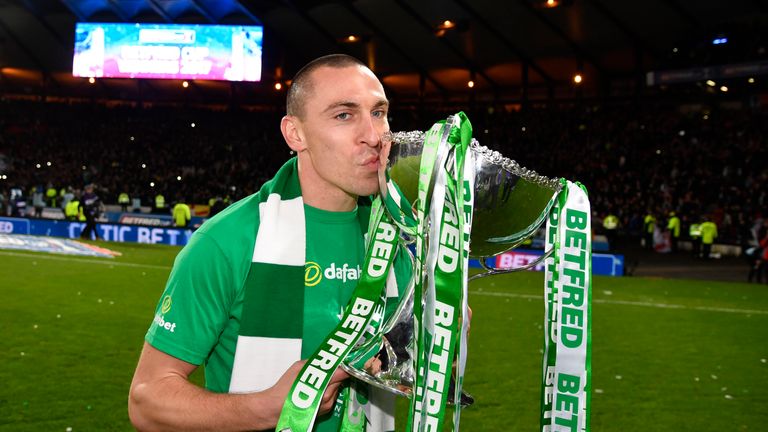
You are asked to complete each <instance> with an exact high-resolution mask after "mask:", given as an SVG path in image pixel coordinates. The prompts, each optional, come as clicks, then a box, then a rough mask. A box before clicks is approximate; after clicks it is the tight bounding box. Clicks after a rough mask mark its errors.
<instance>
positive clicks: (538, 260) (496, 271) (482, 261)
mask: <svg viewBox="0 0 768 432" xmlns="http://www.w3.org/2000/svg"><path fill="white" fill-rule="evenodd" d="M554 251H555V249H554V248H553V249H550V250H548V251H546V252H544V255H542V256H540V257H538V258H536V260H534V261H532V262H530V263H528V264H526V265H524V266H522V267H517V268H510V269H500V268H496V267H489V266H488V264H486V262H485V260H487V259H488V258H490V257H483V258H481V259H480V266H482V267H483V268H484V269H486V270H488V271H487V272H486V273H478V274H476V275H474V276H471V277H470V278H469V280H470V281H473V280H475V279H480V278H482V277H486V276H493V275H497V274H504V273H512V272H518V271H521V270H528V269H531V268H533V267H536V266H537V265H539V264H540V263H541V262H542V261H544V260H545V259H547V258H549V257H550V256H552V252H554Z"/></svg>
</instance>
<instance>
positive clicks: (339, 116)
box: [336, 113, 350, 120]
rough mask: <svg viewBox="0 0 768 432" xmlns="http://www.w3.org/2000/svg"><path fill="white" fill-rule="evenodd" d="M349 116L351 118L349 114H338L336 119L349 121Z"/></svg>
mask: <svg viewBox="0 0 768 432" xmlns="http://www.w3.org/2000/svg"><path fill="white" fill-rule="evenodd" d="M349 116H350V114H349V113H340V114H336V118H337V119H339V120H347V119H348V118H349Z"/></svg>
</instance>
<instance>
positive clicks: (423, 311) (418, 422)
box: [408, 113, 474, 431]
mask: <svg viewBox="0 0 768 432" xmlns="http://www.w3.org/2000/svg"><path fill="white" fill-rule="evenodd" d="M450 120H451V121H450V122H449V123H446V122H441V123H438V124H436V125H435V126H434V127H433V128H432V129H431V130H430V132H428V133H427V136H426V139H425V143H424V152H425V153H427V154H429V155H432V154H434V155H444V156H445V159H444V160H443V159H440V160H436V159H435V158H430V159H429V160H427V161H425V159H424V156H423V155H424V153H422V164H421V167H420V173H421V175H420V178H419V203H418V204H419V205H418V214H417V216H418V220H419V230H418V234H417V238H416V241H417V263H424V264H425V266H424V268H425V271H426V273H425V274H423V275H421V277H420V278H419V279H417V285H416V290H415V291H416V294H417V295H416V296H415V299H414V315H415V317H414V326H415V329H414V330H415V331H414V334H415V335H416V336H417V343H416V347H417V353H416V359H415V360H416V361H415V363H416V365H415V368H414V371H415V375H416V377H415V384H414V394H413V398H412V401H411V409H410V412H409V421H408V431H427V430H428V431H441V430H442V429H443V423H444V419H445V407H446V403H447V400H448V394H449V388H450V383H451V377H452V375H453V365H454V359H455V354H456V351H457V345H459V346H464V347H465V346H466V341H465V340H462V339H463V338H466V330H465V328H464V327H465V323H466V316H465V314H466V298H465V296H464V292H465V289H466V277H467V268H468V265H467V261H468V258H469V255H468V240H469V238H468V237H469V226H468V225H469V224H471V214H472V199H471V193H472V191H471V189H470V188H468V187H465V181H464V173H465V171H464V163H465V159H467V158H466V154H467V151H468V149H469V144H470V141H471V139H472V126H471V124H470V123H469V120H468V119H467V117H466V115H464V113H459V114H457V115H456V116H455V117H453V118H452V119H450ZM441 146H442V147H441ZM446 146H447V148H446ZM470 160H471V157H470ZM435 163H437V164H438V165H437V170H435V169H434V168H435ZM435 171H436V175H437V178H436V179H435V181H434V182H433V183H434V188H433V190H432V199H431V203H430V206H429V221H430V224H429V237H428V239H425V236H424V233H425V231H426V227H427V225H426V220H427V218H426V197H427V192H428V188H429V186H430V183H431V182H432V178H431V175H432V173H433V172H435ZM469 172H470V173H473V172H474V171H472V170H470V171H469ZM467 203H468V205H467ZM425 240H428V241H429V245H428V248H425V245H426V242H425ZM425 255H426V259H424V256H425ZM425 285H426V286H425ZM422 301H423V303H424V306H423V308H422V307H421V304H422ZM460 318H461V323H462V325H461V326H460V325H459V322H460ZM457 342H460V343H458V344H457ZM459 369H460V371H461V372H462V373H463V364H462V367H461V368H459ZM460 375H461V374H458V375H457V379H456V381H455V385H456V392H455V395H460V394H461V383H462V377H461V376H460ZM459 400H460V399H459V398H457V399H456V401H457V402H458V401H459ZM459 410H460V408H459ZM454 427H458V413H457V414H456V415H455V417H454Z"/></svg>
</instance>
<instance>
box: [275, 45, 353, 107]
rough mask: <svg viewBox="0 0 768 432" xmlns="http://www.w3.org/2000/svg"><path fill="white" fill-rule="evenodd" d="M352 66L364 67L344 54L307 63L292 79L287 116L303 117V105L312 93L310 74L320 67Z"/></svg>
mask: <svg viewBox="0 0 768 432" xmlns="http://www.w3.org/2000/svg"><path fill="white" fill-rule="evenodd" d="M352 66H362V67H366V66H365V64H363V62H361V61H360V60H358V59H356V58H354V57H352V56H349V55H346V54H330V55H327V56H323V57H319V58H317V59H315V60H312V61H311V62H309V63H307V64H306V65H305V66H304V67H303V68H301V70H299V71H298V72H297V73H296V75H295V76H294V77H293V82H292V83H291V87H290V88H289V89H288V95H287V98H286V111H287V114H288V115H289V116H295V117H298V118H303V117H304V104H305V102H306V100H307V98H308V97H309V96H310V95H312V91H313V87H312V72H314V71H315V70H317V69H319V68H321V67H329V68H334V69H342V68H346V67H352Z"/></svg>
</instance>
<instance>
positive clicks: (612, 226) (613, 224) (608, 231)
mask: <svg viewBox="0 0 768 432" xmlns="http://www.w3.org/2000/svg"><path fill="white" fill-rule="evenodd" d="M603 229H605V238H606V239H607V240H608V248H609V249H616V231H618V229H619V218H618V216H616V215H615V214H613V213H609V214H608V216H606V217H605V218H604V219H603Z"/></svg>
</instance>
